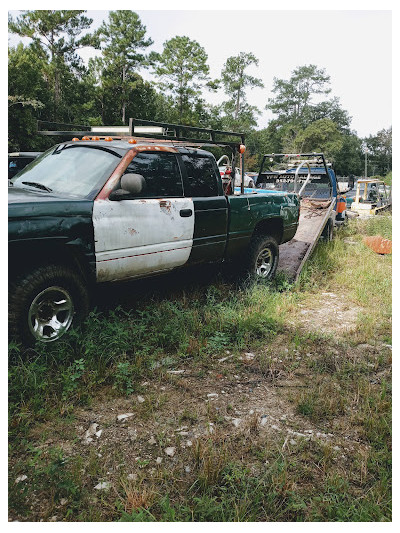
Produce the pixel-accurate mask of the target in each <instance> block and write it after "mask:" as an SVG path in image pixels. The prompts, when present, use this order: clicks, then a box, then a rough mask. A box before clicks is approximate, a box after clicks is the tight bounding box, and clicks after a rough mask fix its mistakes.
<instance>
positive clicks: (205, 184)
mask: <svg viewBox="0 0 400 533" xmlns="http://www.w3.org/2000/svg"><path fill="white" fill-rule="evenodd" d="M182 160H183V163H184V165H185V168H186V173H187V177H188V186H187V187H186V188H185V193H186V196H192V197H201V196H218V185H217V179H218V174H217V167H216V164H215V163H214V162H213V160H212V159H211V158H209V157H201V156H198V155H184V154H182Z"/></svg>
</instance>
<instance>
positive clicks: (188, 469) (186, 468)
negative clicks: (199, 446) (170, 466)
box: [185, 466, 190, 474]
mask: <svg viewBox="0 0 400 533" xmlns="http://www.w3.org/2000/svg"><path fill="white" fill-rule="evenodd" d="M185 472H186V473H187V474H189V472H190V466H185Z"/></svg>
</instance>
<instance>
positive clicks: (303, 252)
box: [278, 199, 336, 281]
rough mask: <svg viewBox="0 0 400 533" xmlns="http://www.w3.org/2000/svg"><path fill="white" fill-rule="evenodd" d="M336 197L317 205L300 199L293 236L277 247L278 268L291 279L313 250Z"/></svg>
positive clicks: (329, 215) (298, 271)
mask: <svg viewBox="0 0 400 533" xmlns="http://www.w3.org/2000/svg"><path fill="white" fill-rule="evenodd" d="M335 203H336V199H333V200H332V201H331V202H330V203H329V204H328V205H326V204H322V205H321V206H320V207H317V206H316V205H315V204H314V205H312V204H310V202H309V201H307V200H302V201H301V204H300V205H301V209H300V219H299V226H298V228H297V232H296V235H295V236H294V238H293V239H292V240H291V241H289V242H286V243H284V244H281V245H280V247H279V268H278V272H283V273H285V274H286V275H287V277H288V278H289V279H291V280H292V281H297V279H298V277H299V276H300V273H301V271H302V270H303V267H304V264H305V262H306V261H307V259H308V258H309V257H310V255H311V254H312V252H313V251H314V249H315V247H316V245H317V243H318V240H319V238H320V237H321V235H322V233H323V231H324V229H325V227H326V224H327V223H329V222H328V221H329V220H330V219H331V216H332V212H334V207H335Z"/></svg>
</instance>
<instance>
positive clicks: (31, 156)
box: [8, 152, 42, 179]
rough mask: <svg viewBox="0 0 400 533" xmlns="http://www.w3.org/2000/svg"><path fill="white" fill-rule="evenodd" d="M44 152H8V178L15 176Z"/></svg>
mask: <svg viewBox="0 0 400 533" xmlns="http://www.w3.org/2000/svg"><path fill="white" fill-rule="evenodd" d="M41 153H42V152H12V153H9V154H8V179H11V178H13V177H14V176H15V175H16V174H18V172H19V171H20V170H22V169H23V168H24V167H26V165H28V164H29V163H31V162H32V161H33V160H35V159H36V158H37V156H38V155H40V154H41Z"/></svg>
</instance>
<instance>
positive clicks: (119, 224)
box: [93, 152, 194, 282]
mask: <svg viewBox="0 0 400 533" xmlns="http://www.w3.org/2000/svg"><path fill="white" fill-rule="evenodd" d="M127 172H133V173H136V174H141V175H143V176H144V178H145V180H146V187H145V189H144V190H143V191H142V192H141V193H140V195H139V197H137V198H136V197H135V198H131V199H126V200H118V201H115V200H109V199H106V200H95V202H94V206H93V226H94V239H95V254H96V276H97V281H99V282H102V281H116V280H123V279H128V278H134V277H136V276H142V275H146V274H150V273H153V272H161V271H163V270H170V269H172V268H175V267H178V266H181V265H183V264H185V263H186V262H187V260H188V259H189V256H190V252H191V250H192V245H193V233H194V207H193V201H192V199H191V198H184V197H183V187H182V178H181V174H180V170H179V166H178V163H177V160H176V156H175V154H173V153H167V152H160V153H153V152H142V153H139V154H138V155H137V156H136V157H135V158H134V159H133V161H132V163H131V164H130V165H129V167H128V169H127Z"/></svg>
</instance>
